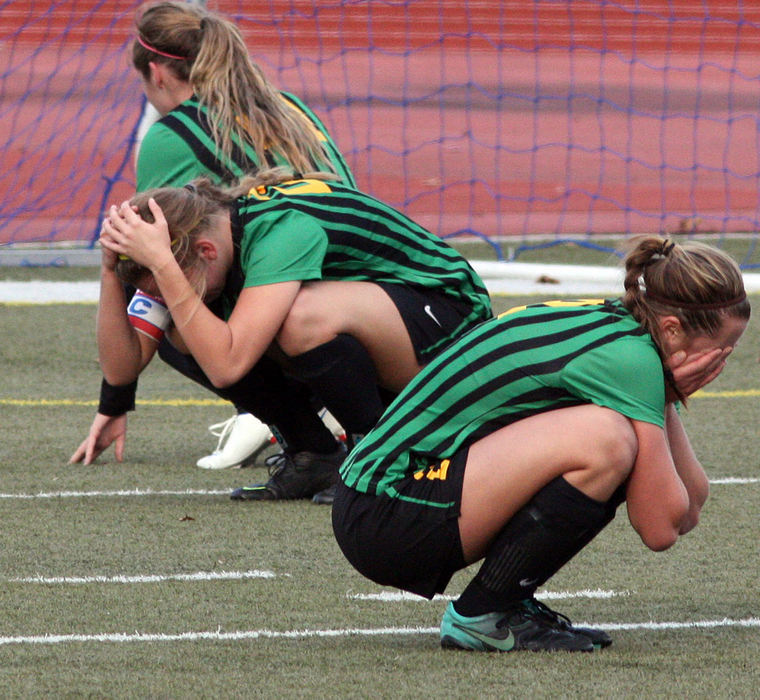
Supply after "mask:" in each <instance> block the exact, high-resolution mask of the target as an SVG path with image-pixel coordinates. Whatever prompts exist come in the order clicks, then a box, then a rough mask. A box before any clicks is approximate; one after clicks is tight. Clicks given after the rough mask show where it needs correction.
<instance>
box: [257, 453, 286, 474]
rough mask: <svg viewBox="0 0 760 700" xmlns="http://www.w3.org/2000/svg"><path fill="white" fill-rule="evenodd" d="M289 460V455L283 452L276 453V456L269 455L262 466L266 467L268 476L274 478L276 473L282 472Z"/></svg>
mask: <svg viewBox="0 0 760 700" xmlns="http://www.w3.org/2000/svg"><path fill="white" fill-rule="evenodd" d="M290 460H291V457H290V455H289V454H287V453H285V452H278V453H277V454H274V455H270V456H269V457H267V458H266V459H265V460H264V464H265V465H266V467H267V472H268V474H269V476H274V475H275V474H277V473H278V472H280V471H282V469H283V468H284V467H285V465H287V463H288V462H289V461H290Z"/></svg>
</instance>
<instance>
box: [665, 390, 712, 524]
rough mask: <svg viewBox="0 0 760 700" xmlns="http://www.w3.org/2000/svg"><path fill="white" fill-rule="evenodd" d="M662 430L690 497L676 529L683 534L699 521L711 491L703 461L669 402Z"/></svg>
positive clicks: (677, 470)
mask: <svg viewBox="0 0 760 700" xmlns="http://www.w3.org/2000/svg"><path fill="white" fill-rule="evenodd" d="M665 430H666V433H667V438H668V443H669V445H670V453H671V455H672V456H673V462H674V464H675V468H676V472H677V473H678V476H679V477H680V479H681V481H682V482H683V485H684V487H685V488H686V493H687V495H688V497H689V511H688V513H687V515H686V517H685V518H684V519H683V521H682V523H681V529H680V531H679V533H680V534H681V535H685V534H686V533H687V532H689V530H692V529H693V528H695V527H696V526H697V523H698V522H699V514H700V512H701V510H702V506H703V505H704V504H705V501H706V500H707V497H708V495H709V493H710V484H709V481H708V479H707V475H706V474H705V471H704V469H703V468H702V465H701V464H700V462H699V460H698V459H697V456H696V454H694V450H693V449H692V447H691V443H690V442H689V436H688V435H687V434H686V430H685V429H684V427H683V423H682V422H681V417H680V416H679V415H678V412H677V411H676V409H675V407H674V406H673V405H672V404H668V406H667V407H666V409H665Z"/></svg>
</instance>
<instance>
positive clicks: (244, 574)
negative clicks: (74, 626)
mask: <svg viewBox="0 0 760 700" xmlns="http://www.w3.org/2000/svg"><path fill="white" fill-rule="evenodd" d="M276 576H277V574H275V573H274V572H273V571H259V570H255V569H254V570H253V571H197V572H195V573H192V574H142V575H135V576H27V577H23V578H6V579H3V580H4V581H5V582H7V583H45V584H54V583H62V584H74V585H76V584H82V583H163V582H164V581H239V580H243V579H252V578H275V577H276Z"/></svg>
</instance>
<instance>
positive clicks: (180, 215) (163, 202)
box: [116, 180, 225, 298]
mask: <svg viewBox="0 0 760 700" xmlns="http://www.w3.org/2000/svg"><path fill="white" fill-rule="evenodd" d="M206 182H208V184H209V185H210V186H212V185H211V182H210V181H208V180H207V181H206ZM212 187H213V186H212ZM151 198H153V199H155V200H156V203H157V204H158V206H160V207H161V211H162V212H163V213H164V217H165V218H166V221H167V223H168V224H169V235H170V236H171V241H172V251H173V252H174V258H175V259H176V260H177V263H179V266H180V267H181V268H182V271H183V272H184V273H185V275H186V277H187V279H188V280H189V282H190V285H191V286H192V287H193V289H194V290H195V291H196V292H197V293H198V295H199V296H200V297H201V298H203V295H204V294H205V292H206V275H205V271H206V270H205V260H204V258H202V257H201V256H200V255H198V251H197V250H196V248H195V246H194V245H193V244H194V243H195V241H196V240H197V239H198V237H199V236H200V235H201V234H203V233H204V232H205V231H208V230H209V229H210V228H211V226H212V224H213V220H212V217H214V216H218V215H220V214H224V213H225V203H224V202H221V201H218V200H217V199H216V198H215V197H211V196H205V195H204V194H202V193H201V192H199V190H198V189H197V188H196V187H195V186H194V185H187V186H185V187H160V188H156V189H151V190H145V191H144V192H138V193H137V194H136V195H135V196H134V197H132V199H131V200H130V204H131V205H132V206H133V207H136V208H137V213H138V214H139V215H140V217H141V218H142V219H143V220H144V221H147V222H148V223H153V222H154V221H155V218H154V216H153V212H152V211H151V210H150V207H149V206H148V200H149V199H151ZM116 274H117V275H118V277H119V279H120V280H121V281H122V282H125V283H126V284H131V285H132V286H134V287H139V286H140V282H141V281H142V280H143V279H144V278H145V277H146V276H147V275H150V270H148V269H147V268H146V267H143V266H142V265H139V264H138V263H136V262H135V261H134V260H131V259H129V258H122V259H120V260H119V261H118V262H117V264H116Z"/></svg>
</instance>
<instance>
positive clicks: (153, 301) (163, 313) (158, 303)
mask: <svg viewBox="0 0 760 700" xmlns="http://www.w3.org/2000/svg"><path fill="white" fill-rule="evenodd" d="M127 316H128V317H129V322H130V323H131V324H132V326H133V327H134V328H135V330H137V331H140V333H144V334H145V335H147V336H148V337H150V338H153V340H155V341H156V342H157V343H158V342H160V341H161V338H163V337H164V333H165V332H166V329H167V328H168V327H169V324H170V323H171V321H172V317H171V314H170V313H169V309H167V308H166V305H165V304H164V302H163V299H159V298H158V297H152V296H150V294H146V293H145V292H141V291H140V290H139V289H138V290H137V291H136V292H135V295H134V296H133V297H132V301H130V302H129V306H128V307H127Z"/></svg>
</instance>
